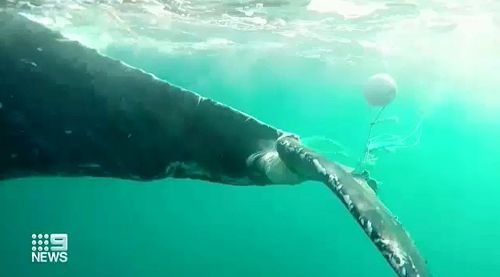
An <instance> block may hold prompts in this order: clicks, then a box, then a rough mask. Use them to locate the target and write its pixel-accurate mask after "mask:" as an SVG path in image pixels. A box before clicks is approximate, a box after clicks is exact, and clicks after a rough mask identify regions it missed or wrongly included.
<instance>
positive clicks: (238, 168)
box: [0, 12, 430, 277]
mask: <svg viewBox="0 0 500 277" xmlns="http://www.w3.org/2000/svg"><path fill="white" fill-rule="evenodd" d="M34 175H52V176H53V175H64V176H96V177H112V178H122V179H133V180H140V181H147V180H155V179H160V178H166V177H174V178H195V179H202V180H208V181H212V182H217V183H226V184H232V185H265V184H276V183H286V184H293V183H300V182H301V181H304V180H315V181H319V182H322V183H324V184H325V185H326V186H327V187H328V188H330V190H332V192H333V193H334V194H335V195H336V196H337V197H338V198H339V200H340V201H341V202H342V203H343V204H344V206H345V207H346V208H347V209H348V211H349V212H350V213H351V215H353V217H354V218H355V220H356V221H357V222H358V224H359V225H360V226H361V228H362V229H363V230H364V231H365V233H366V234H367V235H368V237H369V238H370V240H371V241H372V242H373V243H374V245H375V246H376V247H377V248H378V250H379V251H380V252H381V254H382V255H383V256H384V258H385V259H386V260H387V261H388V263H389V265H390V266H391V267H392V268H393V269H394V271H395V272H396V274H397V275H398V276H400V277H428V276H430V274H429V272H428V269H427V265H426V262H425V260H424V259H423V258H422V257H421V255H420V254H419V252H418V250H417V248H416V247H415V245H414V243H413V241H412V240H411V239H410V237H409V235H408V234H407V233H406V231H405V230H404V229H403V227H402V226H401V224H400V223H399V222H398V221H397V220H396V219H395V217H394V216H392V215H391V213H390V211H389V210H388V209H387V208H386V207H385V206H384V205H383V204H382V203H381V201H380V200H379V199H378V198H377V196H376V194H375V192H374V191H373V190H372V189H371V188H370V187H369V185H368V184H367V183H366V180H364V179H362V178H359V177H357V176H353V175H352V173H350V172H348V171H346V168H345V167H344V166H342V165H340V164H337V163H335V162H331V161H328V160H326V159H325V158H323V157H321V156H320V155H319V154H317V153H315V152H314V151H312V150H310V149H307V148H306V147H304V146H303V145H302V144H301V143H300V140H299V138H298V137H297V136H295V135H292V134H288V133H285V132H283V131H281V130H279V129H276V128H274V127H272V126H269V125H266V124H264V123H262V122H260V121H258V120H256V119H254V118H252V117H250V116H248V115H246V114H244V113H242V112H240V111H237V110H234V109H232V108H230V107H227V106H225V105H223V104H220V103H217V102H215V101H212V100H210V99H207V98H203V97H201V96H199V95H197V94H195V93H193V92H190V91H187V90H184V89H181V88H179V87H176V86H173V85H171V84H169V83H167V82H165V81H162V80H159V79H157V78H156V77H154V76H153V75H151V74H147V73H145V72H143V71H141V70H139V69H136V68H133V67H130V66H128V65H125V64H123V63H122V62H120V61H116V60H113V59H110V58H108V57H105V56H103V55H101V54H99V53H98V52H97V51H95V50H91V49H88V48H86V47H83V46H82V45H80V44H79V43H77V42H74V41H69V40H67V39H65V38H64V37H62V36H61V35H60V34H58V33H56V32H53V31H50V30H49V29H47V28H45V27H43V26H41V25H39V24H36V23H34V22H31V21H29V20H27V19H26V18H24V17H22V16H19V15H13V14H10V13H2V12H0V180H2V179H9V178H15V177H26V176H34Z"/></svg>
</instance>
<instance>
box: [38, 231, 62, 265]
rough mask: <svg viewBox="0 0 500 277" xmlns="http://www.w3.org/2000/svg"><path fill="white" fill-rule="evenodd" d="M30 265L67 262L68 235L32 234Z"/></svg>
mask: <svg viewBox="0 0 500 277" xmlns="http://www.w3.org/2000/svg"><path fill="white" fill-rule="evenodd" d="M31 239H32V240H31V245H32V246H31V262H32V263H65V262H67V261H68V234H32V235H31Z"/></svg>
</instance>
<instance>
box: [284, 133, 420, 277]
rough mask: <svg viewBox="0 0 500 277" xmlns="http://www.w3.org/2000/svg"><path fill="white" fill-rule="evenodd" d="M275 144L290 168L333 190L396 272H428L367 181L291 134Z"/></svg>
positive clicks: (403, 276) (403, 275)
mask: <svg viewBox="0 0 500 277" xmlns="http://www.w3.org/2000/svg"><path fill="white" fill-rule="evenodd" d="M276 147H277V151H278V153H279V155H280V157H281V159H282V160H283V162H284V163H285V164H286V165H287V166H288V167H289V168H290V169H291V170H293V171H294V172H297V174H299V175H301V176H303V177H305V178H307V179H311V180H317V181H320V182H323V183H324V184H326V185H327V186H328V188H330V189H331V190H332V191H333V192H334V193H335V195H336V196H337V197H338V198H339V199H340V201H342V203H343V204H344V206H345V207H346V208H347V209H348V210H349V212H350V213H351V214H352V215H353V216H354V218H355V219H356V221H357V222H358V224H360V226H361V227H362V228H363V230H364V231H365V233H366V234H367V235H368V237H369V238H370V240H371V241H372V242H373V243H374V244H375V245H376V247H377V248H378V250H379V251H380V252H381V253H382V255H383V256H384V258H385V259H386V260H387V261H388V262H389V264H390V265H391V267H392V268H393V269H394V271H395V272H396V273H397V274H398V275H399V276H401V277H406V276H411V277H426V276H429V273H428V271H427V268H426V264H425V260H424V259H423V258H422V257H421V255H420V254H419V253H418V250H417V248H416V247H415V245H414V243H413V241H412V240H411V238H410V237H409V235H408V233H407V232H406V231H405V230H404V229H403V227H402V226H401V224H400V223H399V222H398V221H397V220H396V218H395V217H394V216H393V215H392V214H391V212H390V211H389V210H388V209H387V208H386V207H385V206H384V205H383V204H382V202H381V201H380V200H379V199H378V198H377V196H376V195H375V193H374V191H373V190H372V189H371V188H370V187H369V186H368V185H367V184H366V182H361V181H360V180H359V179H356V178H355V177H353V176H352V175H351V174H350V173H348V172H346V171H345V170H344V169H343V168H342V167H341V166H339V165H338V164H336V163H333V162H330V161H328V160H326V159H324V158H323V157H321V156H320V155H319V154H317V153H315V152H313V151H311V150H309V149H307V148H305V147H304V146H303V145H302V144H301V143H300V142H299V140H298V139H296V138H294V137H290V136H282V137H280V138H279V139H278V142H277V145H276Z"/></svg>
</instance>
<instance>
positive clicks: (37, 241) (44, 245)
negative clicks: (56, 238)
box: [31, 234, 50, 252]
mask: <svg viewBox="0 0 500 277" xmlns="http://www.w3.org/2000/svg"><path fill="white" fill-rule="evenodd" d="M31 238H32V239H33V240H32V241H31V244H32V245H33V246H32V247H31V251H32V252H36V251H40V252H41V251H45V252H48V251H49V250H50V248H49V234H38V235H37V234H32V235H31Z"/></svg>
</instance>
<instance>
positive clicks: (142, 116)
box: [0, 12, 282, 185]
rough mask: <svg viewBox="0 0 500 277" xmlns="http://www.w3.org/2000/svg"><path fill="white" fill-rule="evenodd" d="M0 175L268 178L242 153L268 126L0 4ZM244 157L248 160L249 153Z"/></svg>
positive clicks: (253, 148)
mask: <svg viewBox="0 0 500 277" xmlns="http://www.w3.org/2000/svg"><path fill="white" fill-rule="evenodd" d="M0 107H1V108H0V179H8V178H14V177H23V176H33V175H52V176H53V175H59V176H61V175H62V176H96V177H113V178H122V179H133V180H155V179H161V178H165V177H178V178H196V179H204V180H208V181H213V182H219V183H228V184H235V185H263V184H268V183H270V182H271V181H270V180H269V179H268V178H267V176H266V174H264V173H263V171H262V170H260V169H259V168H256V167H258V165H257V164H258V163H256V164H252V163H249V161H248V157H249V156H251V155H254V156H256V154H257V156H258V153H261V152H262V153H263V152H265V151H266V150H268V149H271V150H272V147H273V143H274V142H275V141H276V139H277V138H278V137H279V136H280V135H281V134H282V132H281V131H280V130H278V129H276V128H273V127H271V126H269V125H266V124H264V123H262V122H260V121H257V120H256V119H254V118H252V117H250V116H248V115H246V114H244V113H242V112H239V111H237V110H234V109H232V108H230V107H227V106H225V105H223V104H220V103H217V102H215V101H212V100H210V99H207V98H204V97H201V96H200V95H198V94H195V93H193V92H190V91H187V90H185V89H182V88H179V87H176V86H174V85H171V84H169V83H167V82H166V81H163V80H159V79H158V78H156V77H155V76H153V75H151V74H148V73H146V72H144V71H142V70H140V69H137V68H133V67H131V66H128V65H126V64H124V63H122V62H120V61H117V60H114V59H111V58H109V57H105V56H103V55H102V54H100V53H98V52H97V51H96V50H93V49H89V48H87V47H84V46H82V45H81V44H79V43H78V42H75V41H71V40H68V39H65V38H64V37H63V36H62V35H60V34H59V33H57V32H54V31H51V30H49V29H48V28H45V27H43V26H42V25H40V24H38V23H35V22H32V21H30V20H28V19H27V18H25V17H23V16H21V15H17V14H12V13H7V12H1V13H0ZM257 160H258V159H253V160H252V161H254V162H255V161H257Z"/></svg>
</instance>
